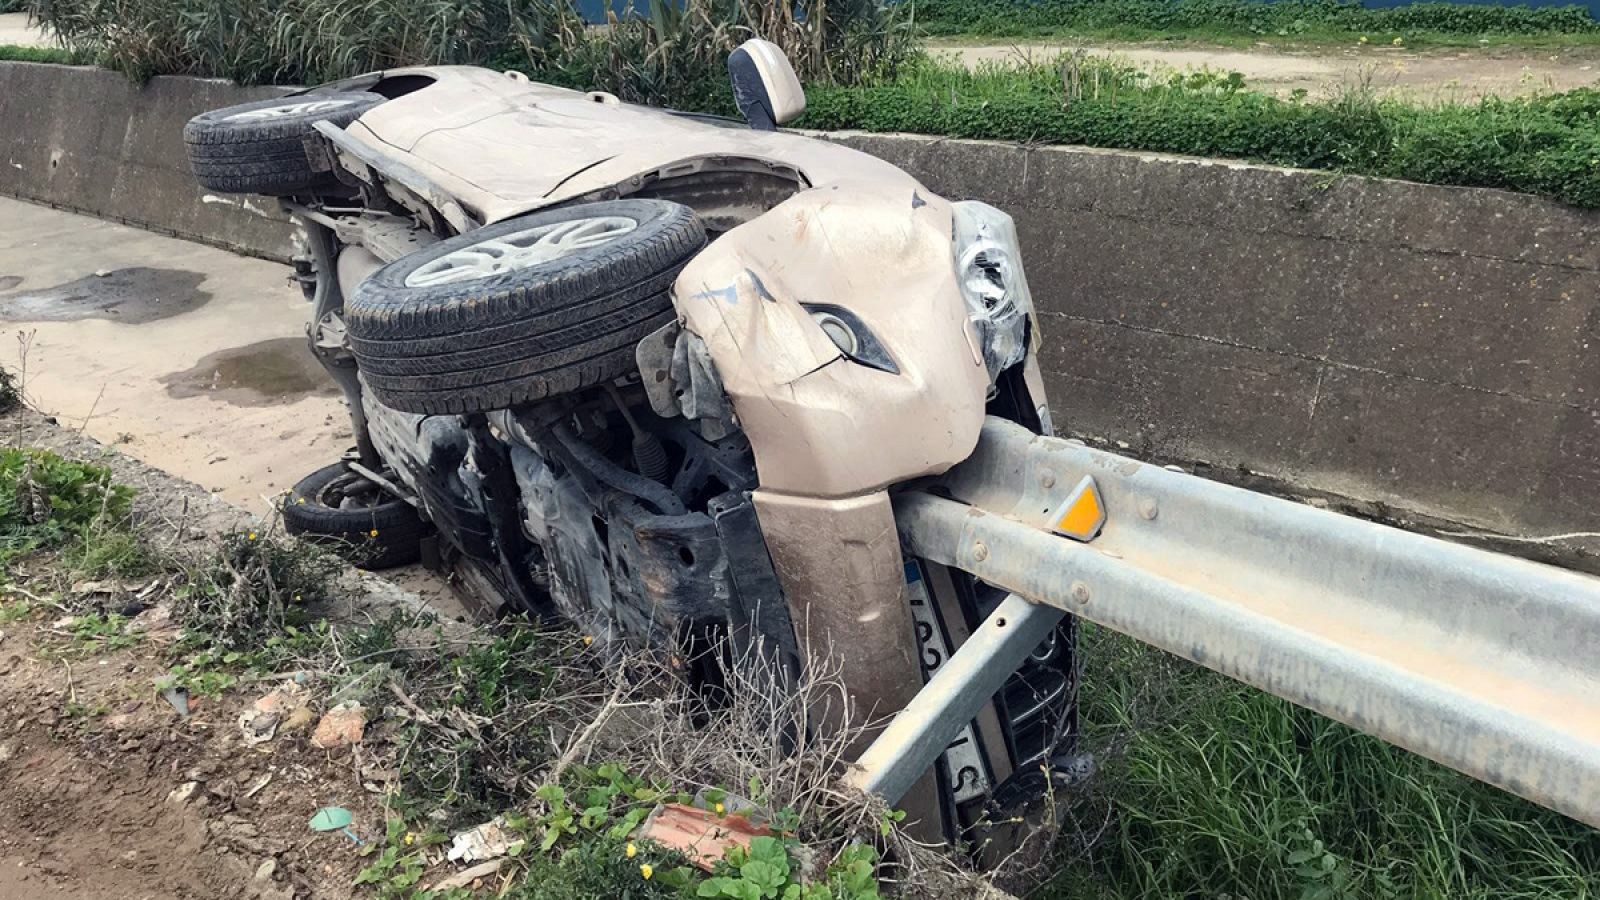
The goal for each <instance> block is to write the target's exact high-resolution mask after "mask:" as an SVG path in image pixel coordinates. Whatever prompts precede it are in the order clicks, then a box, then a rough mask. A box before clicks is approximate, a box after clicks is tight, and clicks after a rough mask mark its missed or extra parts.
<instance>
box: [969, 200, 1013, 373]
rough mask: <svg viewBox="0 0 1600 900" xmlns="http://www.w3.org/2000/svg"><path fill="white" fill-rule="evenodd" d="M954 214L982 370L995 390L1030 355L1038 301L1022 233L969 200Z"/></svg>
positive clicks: (993, 211) (986, 207)
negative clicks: (1025, 267)
mask: <svg viewBox="0 0 1600 900" xmlns="http://www.w3.org/2000/svg"><path fill="white" fill-rule="evenodd" d="M951 206H952V207H953V208H954V209H955V257H956V259H955V262H956V275H957V277H958V278H960V280H961V293H962V295H963V296H964V297H965V298H966V301H967V310H968V314H969V315H970V316H971V317H972V324H973V325H974V326H975V327H976V328H977V330H978V338H979V341H980V346H981V349H982V351H983V364H984V367H985V368H987V369H988V370H989V383H990V384H991V385H993V383H994V381H995V379H997V378H999V377H1000V373H1001V372H1004V371H1005V370H1006V369H1009V368H1011V367H1012V366H1014V365H1016V364H1017V363H1020V362H1022V360H1023V359H1024V358H1026V357H1027V355H1028V344H1027V341H1028V316H1029V315H1030V314H1031V313H1032V312H1033V296H1032V295H1031V294H1029V293H1028V279H1027V278H1026V277H1025V276H1024V275H1023V274H1022V258H1021V253H1020V252H1019V251H1018V249H1017V227H1016V225H1015V224H1014V223H1012V221H1011V217H1010V216H1008V215H1006V214H1005V213H1003V212H1001V211H1000V210H998V209H995V208H994V207H992V206H990V205H989V204H987V203H979V202H977V201H975V200H965V201H962V202H960V203H954V204H951Z"/></svg>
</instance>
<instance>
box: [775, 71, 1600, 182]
mask: <svg viewBox="0 0 1600 900" xmlns="http://www.w3.org/2000/svg"><path fill="white" fill-rule="evenodd" d="M807 96H808V98H809V109H808V112H807V113H806V118H805V123H806V124H807V125H809V126H812V127H815V128H821V129H861V130H867V131H907V132H914V133H918V134H936V135H949V136H953V137H963V138H985V139H995V140H1009V141H1025V142H1029V143H1049V144H1083V145H1088V146H1093V147H1113V148H1122V149H1130V150H1145V151H1158V152H1168V153H1178V154H1186V155H1193V156H1222V157H1232V158H1236V159H1248V160H1255V161H1259V162H1265V163H1270V164H1276V165H1284V166H1294V167H1298V168H1309V169H1328V170H1333V171H1338V172H1345V173H1352V174H1360V175H1374V176H1379V177H1385V178H1402V179H1407V180H1411V181H1420V182H1426V183H1432V184H1449V185H1460V186H1468V187H1493V188H1505V189H1509V190H1514V191H1522V192H1525V193H1531V194H1539V195H1542V196H1545V197H1550V198H1552V199H1555V200H1559V201H1562V202H1565V203H1569V204H1572V205H1574V206H1580V207H1588V208H1595V207H1600V166H1597V165H1596V164H1595V160H1600V132H1597V130H1596V127H1595V123H1596V122H1597V121H1600V118H1597V117H1600V90H1576V91H1571V92H1568V93H1564V94H1550V95H1541V96H1534V97H1527V98H1520V99H1509V100H1508V99H1495V98H1490V99H1484V100H1482V101H1479V102H1476V103H1464V104H1439V105H1434V106H1426V107H1421V106H1415V105H1411V104H1408V103H1404V102H1401V101H1394V100H1382V99H1379V98H1378V97H1376V96H1375V95H1374V94H1373V93H1372V92H1370V91H1362V90H1351V91H1348V92H1346V93H1344V94H1343V95H1341V96H1339V97H1338V98H1336V99H1334V100H1332V101H1328V102H1306V101H1304V100H1294V99H1288V100H1285V99H1279V98H1276V97H1272V96H1269V95H1266V94H1260V93H1256V92H1254V91H1251V90H1248V88H1247V86H1246V85H1245V84H1244V83H1243V81H1242V79H1237V78H1233V77H1230V76H1220V77H1218V76H1210V77H1202V78H1200V79H1199V80H1195V79H1193V78H1191V77H1189V76H1178V77H1175V78H1166V79H1162V78H1154V77H1152V76H1150V75H1148V74H1146V73H1143V72H1140V71H1138V70H1136V69H1133V68H1130V67H1128V66H1125V65H1120V64H1118V63H1115V62H1104V61H1099V60H1085V59H1082V58H1078V57H1067V58H1065V59H1063V60H1060V61H1058V62H1057V63H1054V64H1048V65H1041V64H1016V65H990V66H986V67H983V68H981V69H979V70H977V71H968V70H966V69H964V68H961V67H957V66H952V65H946V64H937V63H931V62H925V63H922V64H919V65H917V66H914V67H912V68H911V69H910V70H908V71H907V72H906V73H904V75H903V76H902V77H901V78H899V79H897V80H896V81H894V82H893V83H889V84H883V85H877V86H871V87H862V88H854V89H848V90H846V89H839V88H827V87H818V88H813V89H811V90H810V91H808V95H807Z"/></svg>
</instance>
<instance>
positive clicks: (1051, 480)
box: [1039, 469, 1056, 488]
mask: <svg viewBox="0 0 1600 900" xmlns="http://www.w3.org/2000/svg"><path fill="white" fill-rule="evenodd" d="M1039 486H1040V487H1043V488H1053V487H1055V486H1056V473H1054V472H1052V471H1050V470H1049V469H1045V470H1044V471H1043V472H1040V473H1039Z"/></svg>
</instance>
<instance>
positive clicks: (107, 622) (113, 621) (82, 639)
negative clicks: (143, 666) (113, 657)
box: [72, 614, 139, 654]
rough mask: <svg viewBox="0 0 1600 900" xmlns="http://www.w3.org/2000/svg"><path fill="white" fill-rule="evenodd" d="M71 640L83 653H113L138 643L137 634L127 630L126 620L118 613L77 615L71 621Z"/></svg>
mask: <svg viewBox="0 0 1600 900" xmlns="http://www.w3.org/2000/svg"><path fill="white" fill-rule="evenodd" d="M72 640H73V643H75V644H76V645H77V647H78V649H79V650H80V651H82V652H83V653H85V654H100V653H113V652H116V651H118V650H126V649H127V648H129V647H132V646H134V645H135V644H137V643H139V635H138V634H135V633H133V632H131V631H129V630H128V620H127V619H126V618H124V617H122V616H119V615H115V614H113V615H85V616H78V617H76V618H75V619H74V620H73V623H72Z"/></svg>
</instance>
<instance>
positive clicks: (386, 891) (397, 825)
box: [355, 819, 444, 900]
mask: <svg viewBox="0 0 1600 900" xmlns="http://www.w3.org/2000/svg"><path fill="white" fill-rule="evenodd" d="M442 843H444V835H442V834H440V833H438V832H434V831H429V832H424V833H422V834H421V835H418V834H417V833H416V832H413V831H411V830H410V829H408V828H407V827H406V823H405V822H404V821H403V820H401V819H390V820H389V821H388V822H387V823H385V833H384V842H383V844H382V845H381V846H380V845H377V844H367V845H365V846H364V847H362V851H361V852H362V853H363V854H364V855H368V856H372V855H373V854H376V856H373V859H372V862H370V863H368V864H367V866H366V868H364V869H362V870H361V874H359V875H357V876H356V880H355V883H356V884H358V885H361V884H367V885H372V888H373V890H374V891H376V895H377V896H378V897H382V898H391V897H394V898H399V897H405V898H417V897H419V896H420V897H424V898H434V897H435V896H436V895H435V894H433V893H432V892H422V891H419V890H417V889H416V888H417V884H418V882H420V881H421V880H422V873H423V872H424V871H426V869H427V867H428V861H427V851H428V848H430V847H435V846H438V845H439V844H442ZM439 900H442V898H439Z"/></svg>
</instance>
